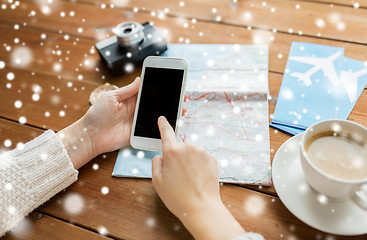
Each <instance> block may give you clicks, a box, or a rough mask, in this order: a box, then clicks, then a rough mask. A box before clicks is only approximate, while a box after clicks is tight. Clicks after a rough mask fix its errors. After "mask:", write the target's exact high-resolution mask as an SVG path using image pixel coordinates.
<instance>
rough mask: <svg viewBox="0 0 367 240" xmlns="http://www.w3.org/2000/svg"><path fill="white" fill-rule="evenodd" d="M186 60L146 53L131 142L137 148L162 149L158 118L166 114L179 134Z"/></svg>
mask: <svg viewBox="0 0 367 240" xmlns="http://www.w3.org/2000/svg"><path fill="white" fill-rule="evenodd" d="M187 65H188V64H187V61H186V60H185V59H181V58H167V57H147V58H146V59H145V60H144V63H143V70H142V75H141V81H140V89H139V93H138V98H137V102H136V108H135V115H134V122H133V127H132V131H131V137H130V144H131V146H132V147H134V148H137V149H144V150H152V151H162V141H161V136H160V133H159V128H158V124H157V121H158V118H159V117H160V116H164V117H166V119H167V120H168V122H169V123H170V125H171V126H172V127H173V129H174V131H175V134H176V137H177V131H176V129H177V124H178V119H179V117H180V115H181V112H182V102H183V98H184V91H185V84H186V72H187Z"/></svg>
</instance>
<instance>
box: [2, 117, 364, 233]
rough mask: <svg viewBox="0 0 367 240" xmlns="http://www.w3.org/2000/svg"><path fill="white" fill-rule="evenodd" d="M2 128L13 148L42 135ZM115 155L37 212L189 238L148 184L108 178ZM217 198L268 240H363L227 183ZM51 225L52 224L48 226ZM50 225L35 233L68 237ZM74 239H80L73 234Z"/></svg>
mask: <svg viewBox="0 0 367 240" xmlns="http://www.w3.org/2000/svg"><path fill="white" fill-rule="evenodd" d="M3 126H10V127H11V128H10V129H12V131H6V132H3V133H2V134H1V135H0V142H3V141H4V139H11V140H12V141H13V142H14V143H16V142H17V141H21V142H26V141H28V140H30V139H31V138H32V137H33V134H34V132H38V134H40V133H41V132H42V131H41V130H38V129H34V128H31V127H28V126H24V125H20V124H16V123H14V122H9V121H8V120H4V119H0V128H1V129H3ZM22 136H24V138H23V139H22ZM116 154H117V153H116V152H114V153H109V154H106V155H104V156H103V155H102V156H99V157H97V158H96V159H94V160H93V161H92V162H90V163H88V164H87V165H86V166H84V167H83V168H82V169H81V170H80V172H79V180H78V181H77V182H76V183H74V184H73V185H71V186H70V187H69V188H67V189H66V191H63V192H61V193H59V194H57V195H56V196H55V197H53V198H52V199H51V200H50V201H49V202H47V203H46V204H44V205H42V206H41V207H40V208H38V210H37V211H39V212H41V213H46V214H47V215H50V216H55V217H57V218H58V219H61V220H66V221H69V222H72V223H74V224H75V225H78V226H80V227H82V228H87V229H91V230H93V231H95V232H98V231H101V229H104V231H105V232H104V233H105V234H106V235H107V236H109V237H112V238H117V239H192V237H191V236H190V234H189V233H188V232H187V230H186V229H185V228H184V227H183V226H182V224H181V223H180V222H179V220H178V219H177V218H176V217H174V216H173V215H172V214H171V213H170V212H169V211H168V209H166V207H165V206H164V205H163V203H162V202H161V200H160V199H159V197H158V195H157V194H156V192H155V191H154V189H153V187H152V184H151V181H150V180H148V179H133V178H115V177H112V176H111V172H112V169H113V165H114V162H115V159H116ZM94 164H98V170H94V169H93V165H94ZM102 187H108V188H109V193H108V194H106V195H104V194H102V192H101V189H102ZM221 196H222V199H223V202H224V203H225V205H226V206H227V207H228V208H229V210H230V211H231V212H232V214H233V215H234V216H235V217H236V219H238V220H239V222H240V223H241V225H242V226H243V227H244V228H245V229H246V230H248V231H254V232H261V233H262V234H263V235H264V237H265V238H266V239H279V238H284V239H292V238H293V239H294V238H295V239H314V238H315V237H317V236H319V237H320V239H325V238H333V239H364V238H365V237H364V236H360V237H338V236H333V235H330V234H325V233H322V232H319V231H317V230H315V229H312V228H310V227H308V226H307V225H306V224H304V223H302V222H301V221H299V220H298V219H297V218H296V217H294V216H293V215H292V214H291V213H290V212H289V211H288V210H287V209H286V208H285V207H284V205H283V204H282V203H281V202H280V200H279V199H278V198H277V197H273V196H269V195H266V194H262V193H258V192H254V191H251V190H248V189H244V188H240V187H238V186H234V185H230V184H224V185H223V186H221ZM70 198H71V199H77V201H75V200H74V202H73V203H75V204H76V207H75V206H74V207H72V211H70V210H69V211H68V210H65V207H66V205H68V204H67V202H68V201H70ZM248 202H249V203H252V204H251V205H249V203H248ZM78 206H79V208H78ZM78 209H80V211H79V210H78ZM53 221H56V220H52V221H51V223H52V222H53ZM51 223H50V221H48V220H47V218H46V219H45V222H44V223H40V225H39V230H37V229H36V230H34V231H42V232H43V233H45V232H46V233H48V231H53V233H54V234H55V236H61V237H62V236H63V235H62V233H59V232H58V231H64V232H65V231H66V232H67V229H68V228H67V227H66V228H63V227H62V226H58V227H54V228H52V229H49V224H51ZM60 224H61V223H60ZM75 239H82V237H79V236H78V235H77V236H76V238H75ZM84 239H85V238H84Z"/></svg>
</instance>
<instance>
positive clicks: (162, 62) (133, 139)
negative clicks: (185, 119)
mask: <svg viewBox="0 0 367 240" xmlns="http://www.w3.org/2000/svg"><path fill="white" fill-rule="evenodd" d="M172 60H173V61H172ZM146 67H156V68H168V69H182V70H184V76H183V80H182V85H181V93H180V100H179V104H178V112H177V117H176V126H175V128H174V129H175V136H176V139H177V133H178V131H177V127H178V122H179V119H180V117H181V114H182V103H183V99H184V94H185V89H186V76H187V68H188V62H187V61H186V59H183V58H171V57H157V56H149V57H147V58H145V60H144V62H143V67H142V73H141V78H140V79H141V80H140V86H139V92H138V97H137V100H136V106H135V113H134V121H133V125H132V128H131V135H130V145H131V146H132V147H133V148H135V149H142V150H148V151H157V152H162V141H161V139H156V138H147V137H139V136H134V133H135V124H136V119H137V116H138V111H139V105H140V96H141V91H142V86H143V83H144V74H145V68H146ZM157 122H158V119H157Z"/></svg>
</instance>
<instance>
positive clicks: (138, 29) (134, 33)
mask: <svg viewBox="0 0 367 240" xmlns="http://www.w3.org/2000/svg"><path fill="white" fill-rule="evenodd" d="M143 29H144V27H143V26H142V25H141V24H139V23H137V22H134V21H128V22H123V23H120V24H119V25H117V26H116V27H115V28H114V29H113V32H114V33H115V35H116V36H117V39H118V43H119V45H120V46H122V47H134V46H136V45H137V44H138V43H139V42H141V40H142V39H143V38H144V32H143Z"/></svg>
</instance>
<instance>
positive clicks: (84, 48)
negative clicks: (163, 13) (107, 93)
mask: <svg viewBox="0 0 367 240" xmlns="http://www.w3.org/2000/svg"><path fill="white" fill-rule="evenodd" d="M23 5H24V6H25V8H24V10H22V9H19V11H15V12H4V14H1V15H0V20H2V21H3V22H8V23H9V26H4V28H2V29H1V31H7V32H9V31H10V29H11V28H12V27H14V24H18V25H20V28H19V30H17V31H12V32H11V34H9V35H6V36H4V37H3V38H2V40H3V43H5V44H9V45H11V46H13V47H16V45H17V44H14V38H19V39H20V41H22V39H26V38H29V39H32V43H33V45H31V47H32V51H34V52H35V53H34V54H42V55H43V54H46V53H45V49H49V50H50V51H49V52H48V53H50V52H52V50H55V51H57V50H61V55H52V54H48V56H47V58H51V57H52V58H51V59H50V60H49V61H47V62H45V61H43V62H39V61H38V62H31V63H29V64H28V65H27V66H19V65H16V64H12V65H13V66H14V65H15V66H16V67H24V68H27V69H35V70H38V71H41V72H46V73H48V74H54V75H57V76H58V75H61V76H64V77H72V78H74V79H77V78H78V76H79V75H82V76H83V79H86V80H87V81H95V82H99V83H101V82H103V79H102V77H103V76H105V78H106V80H111V79H114V80H115V78H111V77H110V76H109V75H108V73H107V72H106V71H105V68H104V67H103V65H101V64H100V62H99V56H98V54H96V53H90V50H91V48H92V47H93V44H94V43H95V42H97V40H101V39H102V38H104V37H105V36H107V35H110V34H111V30H112V28H113V27H114V26H115V25H117V24H118V23H120V22H123V21H126V20H135V21H138V22H144V21H153V22H154V24H155V26H157V27H158V28H159V29H160V30H161V32H163V33H165V32H167V33H166V35H167V39H168V41H169V42H180V39H183V41H185V40H186V39H189V40H190V43H223V44H224V43H227V44H235V43H238V44H254V43H257V42H258V41H260V40H261V43H262V44H269V47H270V52H269V70H270V71H274V72H283V71H284V68H285V64H286V61H287V56H288V53H289V48H290V44H291V42H292V41H305V42H311V43H318V44H326V45H333V46H338V47H345V48H346V49H345V50H346V52H345V55H346V56H347V57H351V58H354V59H357V60H361V61H366V60H367V52H366V51H365V46H364V45H361V44H353V43H345V42H340V41H333V40H327V39H323V38H313V37H306V36H299V35H291V34H285V33H279V32H277V33H273V32H272V31H264V30H254V29H252V30H248V29H246V28H243V27H236V26H229V25H223V24H217V23H214V22H203V21H197V22H196V23H192V21H191V20H190V19H184V18H178V19H177V18H174V17H165V18H164V19H160V18H158V17H153V16H151V15H150V14H146V13H139V12H138V13H134V12H133V11H131V10H121V9H111V8H106V9H102V8H100V7H98V8H96V7H95V6H91V5H86V4H77V3H70V2H62V1H61V2H58V4H57V5H56V6H55V7H54V8H53V9H54V12H55V13H60V12H64V13H70V12H71V11H73V12H74V14H75V15H74V17H70V16H66V17H63V18H62V17H58V16H56V17H53V18H50V17H48V16H47V15H44V14H36V15H35V16H33V17H31V18H30V17H28V15H27V14H28V10H27V9H36V8H37V5H36V4H34V3H33V2H31V1H30V0H25V1H24V3H23ZM90 12H94V14H97V15H98V14H106V15H108V16H110V17H109V18H102V19H100V18H95V17H93V16H91V15H90V14H89V13H90ZM266 16H267V15H266V14H264V15H262V16H261V17H262V18H266ZM83 19H84V20H85V22H83ZM64 21H68V22H69V23H70V24H63V22H64ZM24 22H26V23H27V27H22V26H21V25H22V24H23V23H24ZM185 24H187V28H185V26H186V25H185ZM1 27H3V26H1ZM79 27H80V28H82V29H83V31H82V32H81V33H79V32H78V29H79ZM31 29H32V30H31ZM188 29H190V31H188ZM24 31H25V32H24ZM46 31H52V32H54V34H52V33H49V34H46V39H42V38H41V35H42V33H45V32H46ZM59 31H62V34H59V33H58V32H59ZM200 32H202V33H203V36H199V33H200ZM232 34H233V36H232ZM65 35H69V40H65V39H64V37H65ZM213 36H215V37H213ZM77 37H79V39H80V40H79V42H77V43H76V45H74V44H73V42H74V41H75V39H76V38H77ZM85 38H88V39H91V40H88V39H85ZM272 38H274V40H271V39H272ZM92 39H95V40H92ZM41 42H43V44H44V46H47V48H46V47H43V46H41V45H39V44H41ZM55 42H57V44H55ZM259 43H260V42H259ZM28 44H29V43H28ZM38 45H39V46H38ZM56 45H58V46H59V49H56ZM66 51H69V54H67V53H66ZM3 54H4V58H5V59H7V60H9V61H10V60H11V59H10V58H11V57H10V54H9V53H8V54H7V52H4V53H3ZM85 54H86V55H87V56H86V57H85ZM50 55H51V56H50ZM65 57H69V60H68V61H66V60H65ZM47 58H43V59H47ZM59 59H62V63H60V64H61V65H62V69H63V70H62V71H60V72H57V71H56V72H55V71H50V70H52V69H53V66H54V65H55V63H57V61H59ZM85 60H88V61H89V65H88V66H85V65H84V61H85ZM13 62H14V61H13ZM10 63H11V61H10ZM80 64H82V65H83V66H82V67H80ZM96 67H97V68H98V69H99V70H100V72H96V71H95V68H96ZM76 68H78V72H76V71H75V69H76ZM138 72H139V71H137V72H136V73H138Z"/></svg>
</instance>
